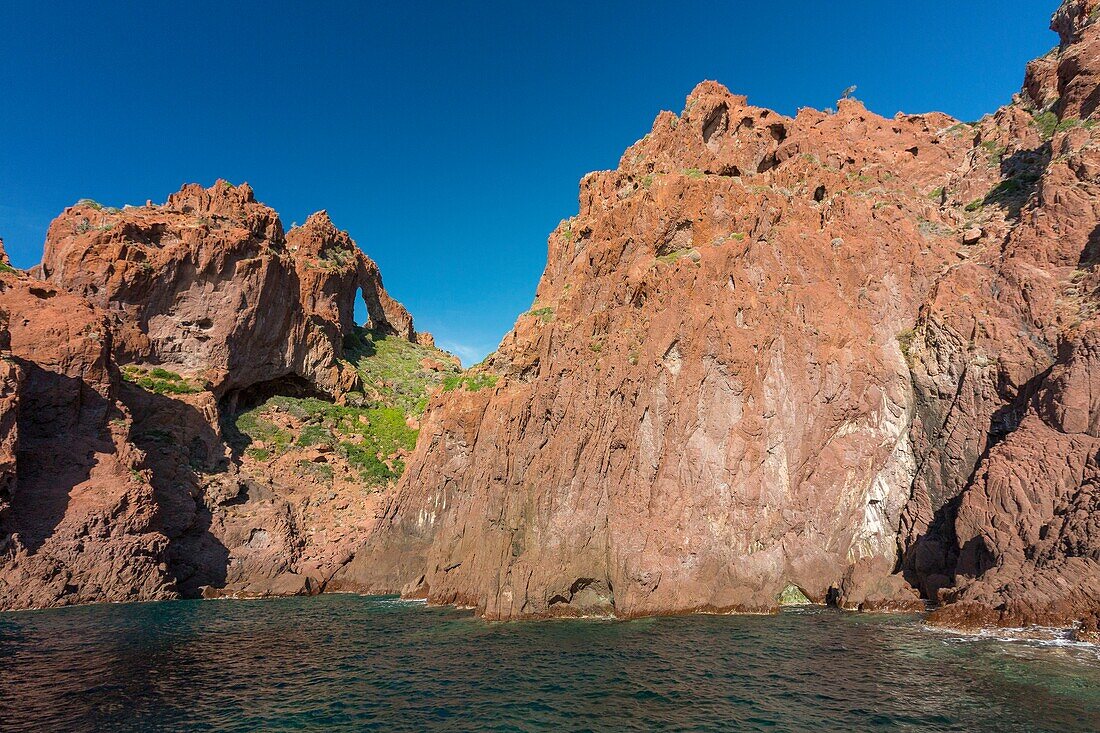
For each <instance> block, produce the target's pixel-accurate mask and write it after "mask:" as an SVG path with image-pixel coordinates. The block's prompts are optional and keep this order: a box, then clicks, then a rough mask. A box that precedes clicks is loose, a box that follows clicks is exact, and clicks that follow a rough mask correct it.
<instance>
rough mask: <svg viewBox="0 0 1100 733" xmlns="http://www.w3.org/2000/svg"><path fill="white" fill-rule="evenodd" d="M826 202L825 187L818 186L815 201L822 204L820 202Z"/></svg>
mask: <svg viewBox="0 0 1100 733" xmlns="http://www.w3.org/2000/svg"><path fill="white" fill-rule="evenodd" d="M824 200H825V187H824V186H818V187H817V190H816V191H814V201H818V202H820V201H824Z"/></svg>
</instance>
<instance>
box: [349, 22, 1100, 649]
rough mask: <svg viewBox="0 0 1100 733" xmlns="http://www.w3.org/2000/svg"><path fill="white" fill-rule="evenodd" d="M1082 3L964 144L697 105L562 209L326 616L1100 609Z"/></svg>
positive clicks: (852, 113)
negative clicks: (792, 608) (434, 608)
mask: <svg viewBox="0 0 1100 733" xmlns="http://www.w3.org/2000/svg"><path fill="white" fill-rule="evenodd" d="M1097 16H1098V3H1097V2H1096V1H1095V0H1087V1H1084V0H1079V1H1076V2H1067V3H1065V4H1064V5H1063V6H1062V7H1061V8H1060V9H1059V11H1058V13H1057V14H1056V15H1055V18H1054V22H1053V24H1052V27H1053V28H1054V29H1055V30H1056V31H1058V32H1059V33H1060V35H1061V43H1060V45H1059V47H1057V48H1056V49H1054V50H1053V51H1052V52H1051V53H1050V54H1048V55H1047V56H1046V57H1044V58H1043V59H1040V60H1037V61H1036V62H1033V63H1032V64H1030V65H1029V66H1028V70H1027V76H1026V81H1025V87H1024V91H1023V92H1022V93H1021V94H1020V95H1019V96H1018V97H1017V98H1016V99H1014V100H1013V102H1012V103H1011V104H1010V105H1008V106H1006V107H1004V108H1002V109H1001V110H999V111H998V112H997V113H996V114H994V115H992V116H988V117H986V118H984V119H983V120H981V121H980V122H978V123H976V124H974V125H970V124H965V123H961V122H958V121H956V120H953V119H950V118H948V117H947V116H945V115H940V114H929V115H915V116H909V115H900V114H899V115H898V116H897V117H895V118H894V119H884V118H882V117H879V116H877V115H875V114H872V113H870V112H868V111H867V110H866V109H864V108H863V106H862V105H860V104H859V103H858V102H856V101H854V100H843V101H841V102H840V104H839V109H838V111H837V112H836V113H835V114H826V113H821V112H816V111H813V110H805V109H804V110H801V111H800V112H799V114H798V115H797V117H795V118H793V119H792V118H787V117H784V116H781V115H778V114H776V113H774V112H771V111H768V110H763V109H759V108H755V107H752V106H750V105H748V104H747V102H746V100H745V98H744V97H739V96H735V95H732V94H730V93H729V92H728V91H727V90H726V89H725V88H724V87H722V86H720V85H718V84H715V83H713V82H704V83H703V84H700V85H699V86H698V87H697V88H696V89H695V90H694V91H693V92H692V93H691V95H690V96H689V97H688V100H687V105H686V107H685V109H684V111H683V112H682V114H680V115H675V114H673V113H670V112H662V113H661V114H660V115H659V116H658V117H657V119H656V121H655V122H654V125H653V129H652V131H651V132H650V133H649V134H648V135H647V136H646V137H645V138H644V139H643V140H641V141H639V142H638V143H636V144H635V145H634V146H633V147H631V148H630V149H629V150H627V151H626V153H625V154H624V156H623V158H622V160H621V161H620V164H619V168H618V169H617V170H615V171H611V172H602V173H594V174H591V175H590V176H588V177H586V178H585V179H584V181H582V183H581V192H580V211H579V214H578V215H577V216H576V217H573V218H571V219H569V220H568V221H565V222H563V223H562V225H561V226H560V227H559V228H558V229H557V230H556V231H555V232H554V233H553V234H552V235H551V237H550V241H549V255H548V259H547V267H546V270H545V272H544V274H543V277H542V280H541V281H540V283H539V287H538V290H537V295H536V300H535V303H534V304H533V306H532V309H531V311H530V312H529V313H527V314H525V315H523V316H521V317H520V318H519V320H518V321H517V323H516V326H515V328H514V330H513V331H512V332H511V333H510V334H509V335H508V336H507V337H506V338H505V339H504V341H503V342H502V344H501V346H500V348H499V350H498V351H497V352H496V353H495V355H494V356H493V357H492V358H491V359H490V361H489V362H488V365H487V368H488V369H489V370H491V371H492V372H493V373H494V374H497V375H499V376H500V377H502V379H501V381H500V383H499V384H498V385H497V386H496V387H495V388H493V389H485V390H480V391H476V392H471V391H464V392H462V393H458V394H452V395H448V396H446V397H445V398H444V399H441V400H439V401H437V402H435V403H433V407H432V409H430V410H429V413H428V415H427V416H426V419H425V425H424V430H423V435H422V437H421V440H420V442H419V445H418V447H417V451H416V453H415V455H414V456H413V458H412V460H411V462H410V468H409V471H408V472H407V473H406V475H405V476H404V478H403V479H402V481H401V482H400V484H399V487H398V491H397V493H396V494H395V496H394V498H393V499H392V501H391V503H390V505H389V507H388V508H387V510H386V514H385V518H384V520H383V522H382V525H381V527H380V528H379V531H378V532H375V533H373V534H372V535H371V536H370V538H369V539H368V541H367V544H366V546H365V547H364V548H363V549H362V550H361V551H360V552H359V553H358V554H357V556H356V558H355V560H353V561H352V562H351V563H350V564H348V565H347V566H346V567H345V568H344V569H343V570H342V571H341V572H340V573H338V575H337V576H336V578H335V580H334V583H335V584H338V585H340V586H341V587H345V588H349V589H361V590H370V591H397V590H401V591H403V592H404V593H406V594H408V595H412V596H420V597H426V598H427V599H428V600H429V601H432V602H439V603H459V604H464V605H470V606H473V607H475V608H477V609H478V611H479V612H480V613H482V614H483V615H485V616H487V617H490V618H523V617H541V616H554V615H588V614H604V613H615V614H616V615H619V616H636V615H644V614H653V613H670V612H682V611H726V610H751V611H757V610H770V609H773V608H775V607H776V605H777V603H778V599H779V598H780V597H782V596H783V595H784V593H786V592H787V589H789V588H790V587H791V586H795V587H796V588H798V589H800V590H801V592H803V593H804V594H805V595H806V596H808V597H809V598H810V599H812V600H814V601H819V602H823V601H826V600H832V601H833V602H836V603H838V604H840V605H843V606H845V607H849V608H922V607H923V605H924V603H925V602H932V603H936V604H940V605H941V608H940V610H937V611H936V612H935V613H934V614H933V618H934V619H936V620H938V621H940V622H942V623H954V624H971V623H979V624H988V623H994V624H1004V625H1016V624H1022V623H1058V624H1062V623H1072V622H1078V623H1080V624H1082V625H1083V626H1084V627H1086V628H1091V629H1095V627H1096V623H1097V613H1098V610H1100V564H1098V561H1100V529H1098V527H1100V513H1098V512H1097V505H1096V501H1097V498H1096V493H1095V488H1094V483H1095V479H1094V474H1095V471H1096V466H1095V462H1096V448H1097V445H1096V444H1095V437H1094V436H1095V435H1096V434H1097V433H1096V430H1095V425H1096V423H1097V418H1096V413H1095V408H1094V406H1093V405H1094V401H1093V398H1092V397H1091V395H1092V390H1091V380H1092V374H1093V371H1092V369H1091V363H1092V359H1093V356H1092V354H1093V349H1094V347H1093V346H1092V343H1093V341H1094V340H1095V337H1094V335H1093V334H1094V332H1095V330H1096V327H1097V326H1096V323H1097V321H1096V313H1097V308H1096V303H1097V293H1096V286H1097V277H1098V276H1097V274H1096V268H1095V263H1096V257H1097V252H1098V251H1100V249H1098V248H1100V240H1098V236H1100V180H1098V176H1100V146H1098V141H1100V129H1098V126H1097V125H1096V124H1094V116H1095V111H1096V107H1097V105H1098V101H1100V91H1098V87H1097V74H1098V73H1100V24H1098V23H1097V22H1096V20H1097Z"/></svg>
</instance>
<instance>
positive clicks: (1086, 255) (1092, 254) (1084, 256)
mask: <svg viewBox="0 0 1100 733" xmlns="http://www.w3.org/2000/svg"><path fill="white" fill-rule="evenodd" d="M1097 262H1100V224H1097V225H1096V228H1095V229H1093V230H1092V233H1091V234H1089V238H1088V241H1087V242H1085V247H1084V249H1082V250H1081V256H1080V257H1079V258H1078V260H1077V267H1078V269H1082V270H1083V269H1085V268H1091V267H1094V266H1095V265H1096V263H1097Z"/></svg>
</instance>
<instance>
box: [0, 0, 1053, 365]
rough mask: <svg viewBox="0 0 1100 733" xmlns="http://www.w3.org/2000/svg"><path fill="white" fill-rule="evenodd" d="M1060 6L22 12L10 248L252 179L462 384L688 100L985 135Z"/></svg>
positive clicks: (433, 5) (6, 92) (9, 119)
mask: <svg viewBox="0 0 1100 733" xmlns="http://www.w3.org/2000/svg"><path fill="white" fill-rule="evenodd" d="M322 5H323V7H314V6H322ZM1057 5H1058V2H1057V0H967V1H966V2H959V0H921V2H917V3H914V2H912V1H911V0H910V1H909V2H901V1H895V0H875V1H869V0H859V1H851V2H823V1H822V0H816V1H815V2H801V1H798V0H788V1H787V2H784V3H760V2H724V3H723V2H717V1H715V0H710V1H709V2H677V3H671V2H667V3H656V2H646V1H645V0H634V1H633V2H600V3H593V2H568V3H532V2H514V3H511V2H484V3H459V2H442V1H441V2H412V1H408V0H406V2H403V3H398V2H389V3H381V2H378V3H368V2H327V3H323V4H322V3H303V2H293V3H291V2H265V3H249V2H224V0H222V1H221V2H204V1H201V0H200V1H192V2H187V3H160V2H149V1H148V0H146V1H145V2H111V3H103V4H98V3H92V4H89V3H87V2H82V3H68V2H51V3H44V2H40V1H35V2H14V1H12V0H9V1H8V2H5V3H3V5H2V6H0V28H4V29H5V30H6V32H5V33H4V34H3V42H2V43H0V100H2V108H0V237H2V238H3V239H4V241H5V243H6V245H7V248H8V252H9V253H10V255H11V257H12V259H13V261H14V263H15V264H16V265H17V266H20V267H27V266H30V265H32V264H34V263H36V262H37V261H38V260H39V259H40V257H41V251H42V241H43V238H44V236H45V231H46V228H47V226H48V225H49V222H50V220H51V219H52V218H53V217H54V216H56V215H57V214H58V213H59V212H60V211H61V210H62V209H63V208H64V207H66V206H68V205H70V204H72V203H73V202H75V201H76V200H77V199H80V198H84V197H88V198H93V199H96V200H98V201H100V202H102V203H104V204H107V205H115V206H120V205H122V204H126V203H144V202H145V201H146V199H152V200H153V201H155V202H161V201H164V200H165V198H166V197H167V196H168V194H169V193H171V192H172V191H175V190H177V189H178V188H179V187H180V185H181V184H183V183H185V182H190V181H195V182H199V183H203V184H204V185H210V184H211V183H213V181H214V180H215V179H217V178H219V177H221V178H227V179H229V180H231V181H233V182H240V181H248V182H249V183H251V184H252V186H253V187H254V188H255V189H256V193H257V196H258V198H259V199H260V200H262V201H264V202H266V203H268V204H270V205H271V206H273V207H274V208H275V209H276V210H278V211H279V212H280V213H281V215H282V217H283V221H284V224H285V225H286V226H288V227H289V226H290V224H292V223H293V222H301V221H304V220H305V218H306V217H307V216H308V215H309V214H310V213H311V212H313V211H315V210H317V209H322V208H323V209H328V211H329V213H330V215H331V216H332V219H333V221H335V222H336V224H337V226H339V227H341V228H344V229H347V230H348V231H349V232H350V233H351V235H352V237H354V238H355V240H356V241H357V242H358V243H359V245H360V246H361V247H362V248H363V249H364V250H365V251H366V252H367V253H368V254H370V255H371V256H372V257H373V258H374V259H375V260H376V261H377V262H378V264H379V266H380V267H381V268H382V274H383V277H384V280H385V284H386V286H387V288H388V289H389V291H390V292H391V293H392V294H393V295H394V296H395V297H396V298H398V299H399V300H401V301H402V302H403V303H405V305H406V306H408V308H409V309H410V310H411V311H412V313H413V315H414V317H415V319H416V323H417V327H418V328H420V329H421V330H428V331H432V332H433V333H434V334H436V337H437V341H438V342H439V343H440V345H442V346H443V347H445V348H448V349H450V350H452V351H454V352H456V353H457V354H459V355H460V356H461V357H462V358H463V360H464V361H465V362H466V363H467V364H469V363H472V362H475V361H477V360H479V359H480V358H481V357H482V356H484V355H485V354H486V353H487V352H489V351H491V350H492V349H493V348H495V346H496V345H497V343H498V342H499V340H500V338H501V337H502V336H503V335H504V334H505V333H506V332H507V330H508V329H509V328H510V327H511V325H512V323H513V321H514V320H515V317H516V315H517V314H518V313H520V312H521V311H523V310H525V309H527V308H528V307H529V306H530V303H531V299H532V297H533V295H534V291H535V285H536V283H537V282H538V278H539V275H540V274H541V272H542V268H543V266H544V265H545V261H546V237H547V235H548V234H549V232H550V231H551V229H553V227H554V226H555V225H556V224H557V222H558V221H559V220H561V219H563V218H566V217H568V216H570V215H572V214H575V213H576V211H577V183H578V181H579V180H580V178H581V176H583V175H584V174H585V173H586V172H588V171H591V170H597V169H605V168H613V167H615V165H616V164H617V162H618V159H619V156H620V154H621V153H622V151H623V150H624V149H625V148H626V147H627V146H628V145H630V144H631V143H633V142H634V141H635V140H637V139H638V138H640V137H641V136H642V135H644V134H645V133H646V132H648V131H649V128H650V125H651V123H652V121H653V118H654V117H655V116H656V114H657V112H658V111H659V110H661V109H671V110H674V111H679V110H680V109H682V107H683V102H684V98H685V96H686V95H687V93H688V92H689V91H690V90H691V88H692V87H693V86H694V85H695V84H696V83H697V82H699V81H701V80H703V79H717V80H718V81H720V82H722V83H724V84H725V85H726V86H728V87H730V89H731V90H733V91H734V92H737V93H742V94H747V95H748V96H749V99H750V101H751V102H752V103H753V104H757V105H761V106H767V107H771V108H774V109H777V110H779V111H780V112H783V113H786V114H793V113H794V112H795V111H796V109H797V108H798V107H802V106H812V107H817V108H824V107H829V106H831V105H833V104H834V103H835V100H836V98H837V97H838V96H839V95H840V94H841V92H842V91H843V90H844V89H845V88H846V87H847V86H849V85H851V84H856V85H858V92H857V94H856V96H858V97H859V98H860V99H861V100H863V101H864V103H865V104H867V106H868V107H870V108H871V109H872V110H874V111H876V112H879V113H881V114H885V115H892V114H894V113H895V112H897V111H898V110H904V111H906V112H924V111H929V110H941V111H944V112H947V113H949V114H952V115H955V116H956V117H959V118H962V119H965V120H970V119H976V118H978V117H980V116H981V115H982V114H983V113H985V112H990V111H993V110H994V109H996V107H997V106H999V105H1000V104H1002V103H1004V102H1007V101H1008V99H1009V97H1010V96H1011V94H1012V93H1013V92H1015V91H1016V90H1018V89H1019V87H1020V84H1021V81H1022V78H1023V70H1024V64H1025V62H1026V61H1027V60H1029V59H1031V58H1033V57H1035V56H1038V55H1040V54H1042V53H1043V52H1045V51H1046V50H1048V49H1049V48H1050V47H1051V46H1053V45H1054V44H1055V43H1056V41H1057V39H1056V37H1055V35H1054V34H1053V33H1051V32H1049V31H1048V30H1046V28H1047V25H1048V21H1049V16H1050V14H1051V13H1052V12H1053V11H1054V9H1055V8H1056V7H1057Z"/></svg>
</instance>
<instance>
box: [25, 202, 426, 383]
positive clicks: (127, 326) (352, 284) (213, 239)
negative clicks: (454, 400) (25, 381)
mask: <svg viewBox="0 0 1100 733" xmlns="http://www.w3.org/2000/svg"><path fill="white" fill-rule="evenodd" d="M40 269H41V273H40V274H41V275H42V277H43V278H44V279H45V280H47V281H49V282H52V283H55V284H57V285H58V286H60V287H62V288H64V289H66V290H68V291H70V292H74V293H77V294H80V295H82V296H84V297H85V298H87V299H88V300H89V301H90V302H92V303H93V304H95V305H97V306H99V307H101V308H103V309H105V310H108V311H110V312H112V313H114V314H116V323H117V324H118V325H119V326H120V328H119V333H120V336H121V339H120V343H119V346H118V348H119V353H120V356H121V357H122V358H123V359H124V360H127V361H130V360H142V361H150V362H154V363H157V364H160V365H164V366H166V367H167V366H170V367H172V368H173V369H176V370H177V371H181V372H186V373H189V374H193V375H195V376H196V377H198V378H200V379H201V380H202V381H204V382H205V383H209V384H210V386H211V389H212V391H213V392H214V393H215V394H218V395H222V394H224V393H226V392H227V391H230V390H233V389H240V388H242V387H247V386H249V385H252V384H255V383H256V382H258V381H261V380H265V379H268V380H269V379H272V378H276V377H280V376H286V375H296V376H298V377H301V378H303V379H306V380H308V381H309V382H311V383H313V384H315V385H316V386H317V387H319V388H321V389H323V390H325V391H327V392H329V393H331V394H337V393H341V392H346V391H349V390H352V389H355V388H356V386H357V385H356V383H355V381H354V378H353V377H354V375H352V374H347V373H344V372H341V370H340V369H339V366H340V365H339V363H338V359H337V357H339V356H340V354H341V343H342V339H343V337H344V336H345V335H347V334H349V333H351V331H352V327H353V325H354V324H353V322H352V320H353V314H352V311H353V305H354V301H355V298H356V296H357V294H358V293H360V292H361V293H362V297H363V298H364V300H365V301H366V305H367V308H368V311H369V313H370V323H369V324H368V327H370V328H373V329H377V330H381V331H385V332H388V333H392V334H395V335H398V336H400V337H402V338H406V339H414V338H415V332H414V331H413V327H412V318H411V317H410V316H409V314H408V311H406V310H405V309H404V308H403V307H402V306H401V305H400V304H399V303H397V302H396V301H394V300H393V299H392V298H390V297H389V295H388V294H387V293H386V291H385V289H384V288H383V287H382V280H381V276H380V275H379V272H378V267H377V266H376V265H375V264H374V262H373V261H372V260H371V259H370V258H369V257H367V256H366V255H364V254H363V253H362V251H361V250H359V249H358V248H357V247H356V246H355V243H354V242H352V241H351V239H350V238H349V237H348V235H347V234H346V233H345V232H341V231H339V230H337V229H336V227H335V226H333V224H332V222H331V221H330V220H329V218H328V215H327V214H326V213H325V212H323V211H322V212H318V213H316V214H314V215H313V216H311V217H310V218H309V220H308V221H306V223H305V224H304V225H303V226H301V227H297V228H295V229H292V230H291V231H290V232H289V233H287V234H285V235H284V233H283V226H282V223H281V222H280V221H279V217H278V215H277V214H276V213H275V211H274V210H272V209H270V208H269V207H267V206H264V205H263V204H261V203H258V202H257V201H256V199H255V197H254V195H253V192H252V189H251V188H250V187H249V186H248V184H244V185H241V186H232V185H230V184H229V183H227V182H225V181H218V182H217V183H216V184H215V185H214V186H213V187H211V188H209V189H203V188H202V187H200V186H197V185H194V184H192V185H188V186H185V187H184V188H183V189H182V190H180V191H179V192H178V193H175V194H173V195H172V196H170V197H169V198H168V201H167V203H165V204H164V205H163V206H145V207H140V208H135V207H128V208H127V209H125V210H122V211H118V210H115V209H109V208H104V207H102V206H100V205H98V204H96V203H95V202H81V203H80V204H77V205H76V206H74V207H72V208H70V209H67V210H66V211H65V213H64V214H62V215H61V216H60V217H58V218H57V219H56V220H55V221H54V222H53V224H52V225H51V226H50V230H49V233H48V235H47V239H46V247H45V253H44V256H43V260H42V265H41V268H40Z"/></svg>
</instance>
